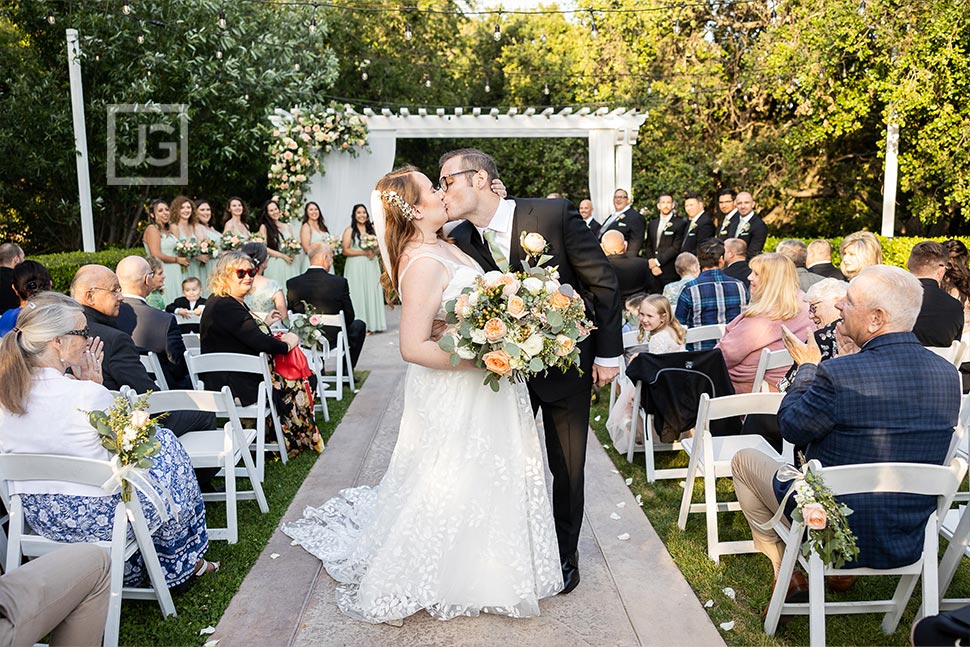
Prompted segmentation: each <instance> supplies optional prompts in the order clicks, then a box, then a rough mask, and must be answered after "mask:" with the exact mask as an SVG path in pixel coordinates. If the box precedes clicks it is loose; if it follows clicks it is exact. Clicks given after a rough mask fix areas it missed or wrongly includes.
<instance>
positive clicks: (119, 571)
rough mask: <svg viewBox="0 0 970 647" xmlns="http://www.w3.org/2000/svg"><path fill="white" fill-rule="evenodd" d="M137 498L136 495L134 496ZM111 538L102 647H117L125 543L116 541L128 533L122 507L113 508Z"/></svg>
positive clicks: (126, 519) (126, 520) (125, 514)
mask: <svg viewBox="0 0 970 647" xmlns="http://www.w3.org/2000/svg"><path fill="white" fill-rule="evenodd" d="M136 496H137V495H136ZM113 528H114V529H113V531H112V537H114V538H116V540H115V541H112V542H111V549H110V551H109V552H110V554H111V577H110V581H111V587H110V593H109V596H110V597H109V598H108V617H107V619H106V620H105V623H104V639H103V641H102V643H101V644H102V645H103V646H104V647H118V634H119V631H120V627H121V593H122V590H123V589H124V577H125V543H126V542H125V541H124V540H122V541H117V538H118V537H121V538H124V537H126V536H127V532H128V517H127V513H126V510H125V506H124V505H121V504H119V505H117V506H116V507H115V518H114V526H113Z"/></svg>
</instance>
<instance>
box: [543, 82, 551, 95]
mask: <svg viewBox="0 0 970 647" xmlns="http://www.w3.org/2000/svg"><path fill="white" fill-rule="evenodd" d="M542 94H544V95H546V96H547V97H548V96H549V84H548V83H546V84H545V85H544V86H543V88H542Z"/></svg>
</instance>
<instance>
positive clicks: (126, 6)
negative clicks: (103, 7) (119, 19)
mask: <svg viewBox="0 0 970 647" xmlns="http://www.w3.org/2000/svg"><path fill="white" fill-rule="evenodd" d="M121 13H123V14H125V15H126V16H130V15H131V4H129V3H128V0H125V2H124V3H122V5H121Z"/></svg>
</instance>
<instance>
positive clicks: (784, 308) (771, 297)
mask: <svg viewBox="0 0 970 647" xmlns="http://www.w3.org/2000/svg"><path fill="white" fill-rule="evenodd" d="M750 265H751V276H750V277H749V279H748V280H749V281H750V282H751V304H750V305H749V306H748V308H747V310H745V311H744V312H742V313H741V314H740V315H738V316H737V317H736V318H735V319H734V321H732V322H731V323H729V324H728V325H727V329H726V330H725V332H724V337H722V338H721V341H720V342H718V345H717V347H718V348H720V349H721V353H722V354H723V355H724V362H725V364H727V368H728V373H729V374H730V376H731V382H733V383H734V391H735V393H751V388H752V387H753V386H754V375H755V373H756V372H757V371H758V360H760V359H761V350H762V349H764V348H770V349H771V350H780V349H782V348H784V347H785V344H784V342H782V339H781V326H782V324H784V325H785V326H787V327H788V329H789V330H791V331H792V332H793V333H795V335H796V336H797V337H798V338H799V339H805V338H806V335H807V334H808V333H809V332H810V331H812V332H814V330H815V324H813V323H812V320H811V318H810V317H809V314H808V304H807V303H805V301H804V300H803V295H802V293H801V290H799V289H798V275H797V274H796V273H795V265H794V263H792V262H791V261H790V260H788V259H787V258H785V257H784V256H782V255H781V254H761V255H760V256H755V257H754V258H753V259H751V264H750ZM787 371H788V367H783V368H777V369H772V370H770V371H768V372H767V373H766V374H765V382H766V383H767V384H768V385H769V388H770V389H771V390H772V391H777V390H778V389H777V388H776V387H775V384H776V383H777V382H778V381H779V380H780V379H782V378H783V377H785V373H786V372H787Z"/></svg>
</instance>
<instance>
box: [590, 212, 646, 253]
mask: <svg viewBox="0 0 970 647" xmlns="http://www.w3.org/2000/svg"><path fill="white" fill-rule="evenodd" d="M580 220H582V218H580ZM607 220H608V221H609V219H608V218H607ZM604 224H606V223H604ZM611 229H615V230H617V231H618V232H620V233H622V234H623V238H624V240H626V245H627V247H626V255H627V256H639V255H640V250H641V249H643V232H644V231H645V230H646V221H645V220H644V219H643V215H642V214H641V213H640V212H639V211H637V210H636V209H634V208H633V207H627V210H626V211H624V212H623V213H621V214H620V216H619V217H617V218H614V219H613V220H612V221H609V224H606V226H605V227H604V226H602V225H600V230H599V233H598V234H597V236H598V237H599V238H600V239H602V238H603V234H605V233H606V232H608V231H610V230H611Z"/></svg>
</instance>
